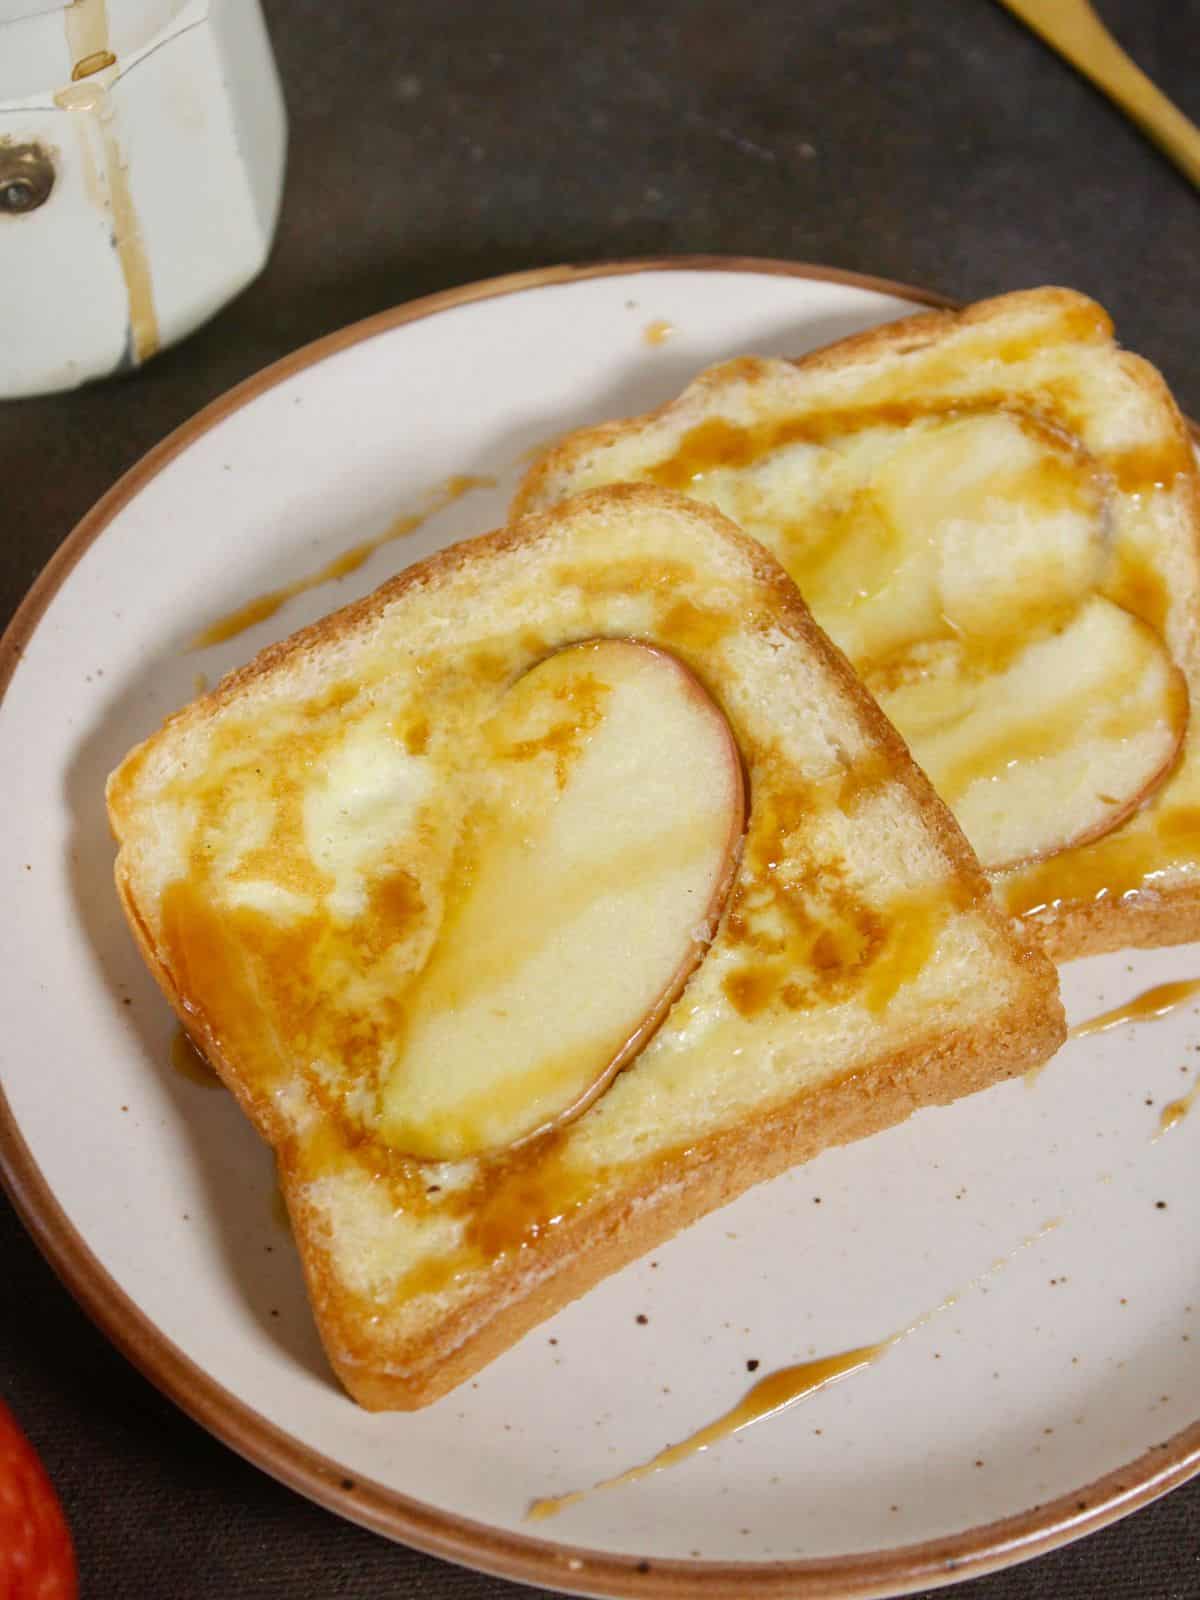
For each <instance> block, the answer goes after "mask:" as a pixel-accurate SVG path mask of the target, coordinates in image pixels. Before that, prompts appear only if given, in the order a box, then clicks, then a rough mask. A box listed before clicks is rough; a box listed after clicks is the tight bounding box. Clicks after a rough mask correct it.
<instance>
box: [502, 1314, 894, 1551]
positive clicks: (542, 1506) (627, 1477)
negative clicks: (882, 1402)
mask: <svg viewBox="0 0 1200 1600" xmlns="http://www.w3.org/2000/svg"><path fill="white" fill-rule="evenodd" d="M895 1337H896V1338H898V1337H899V1335H896V1336H895ZM894 1343H895V1338H892V1339H885V1340H884V1341H883V1343H882V1344H866V1345H862V1346H861V1347H860V1348H859V1349H857V1350H845V1351H843V1352H842V1353H841V1355H836V1356H823V1357H822V1358H821V1359H820V1360H818V1361H802V1362H800V1363H799V1364H798V1365H797V1366H794V1367H781V1368H780V1370H779V1371H778V1372H771V1373H768V1374H767V1376H766V1377H765V1378H760V1379H759V1381H758V1382H757V1383H756V1384H755V1385H754V1387H753V1388H752V1389H751V1390H749V1392H748V1393H747V1394H745V1395H744V1396H743V1397H742V1399H741V1400H739V1401H738V1403H737V1405H735V1406H733V1407H731V1409H730V1410H728V1411H726V1412H724V1413H723V1414H722V1415H721V1416H719V1417H718V1418H717V1419H716V1421H715V1422H710V1423H708V1425H707V1426H706V1427H703V1428H699V1429H697V1431H696V1432H695V1433H693V1434H689V1435H688V1437H687V1438H686V1439H682V1440H680V1442H679V1443H678V1444H672V1445H668V1446H667V1447H666V1449H665V1450H660V1451H659V1452H658V1454H657V1455H655V1456H651V1458H650V1459H649V1460H648V1461H643V1462H642V1463H640V1465H638V1466H636V1467H630V1468H628V1469H627V1470H626V1471H625V1472H619V1473H617V1475H616V1476H615V1477H613V1478H604V1479H603V1480H602V1481H601V1482H600V1483H597V1484H594V1485H593V1488H594V1489H618V1488H620V1487H621V1486H622V1485H624V1484H627V1483H637V1482H639V1481H640V1480H641V1479H642V1478H649V1477H652V1476H653V1474H654V1473H656V1472H661V1471H662V1470H663V1468H664V1467H674V1466H677V1465H678V1464H679V1462H681V1461H686V1460H687V1459H688V1457H689V1456H694V1455H698V1454H699V1453H700V1451H701V1450H707V1449H708V1448H709V1447H710V1446H711V1445H714V1444H719V1443H720V1441H721V1440H722V1439H727V1438H728V1437H729V1435H730V1434H731V1433H737V1432H739V1431H740V1430H741V1429H742V1428H748V1427H749V1426H750V1424H751V1423H752V1422H759V1421H761V1420H762V1418H764V1417H774V1416H778V1415H779V1413H780V1412H781V1411H786V1410H787V1408H788V1407H789V1406H793V1405H795V1404H796V1402H797V1401H799V1400H807V1399H808V1397H809V1396H810V1395H814V1394H817V1393H818V1392H819V1391H820V1390H822V1389H827V1388H828V1387H829V1385H830V1384H832V1383H837V1382H838V1381H839V1380H840V1379H842V1378H849V1377H852V1376H853V1374H854V1373H856V1372H862V1371H863V1369H864V1368H865V1367H869V1366H871V1365H872V1364H873V1363H874V1362H876V1361H878V1360H879V1358H880V1356H881V1355H883V1354H884V1353H885V1351H887V1350H888V1349H890V1347H891V1346H892V1344H894ZM591 1492H592V1490H590V1489H575V1490H572V1491H571V1493H569V1494H560V1495H551V1496H548V1497H547V1498H545V1499H542V1500H535V1501H533V1503H532V1504H531V1505H530V1507H529V1510H528V1511H527V1512H526V1513H525V1516H526V1520H527V1521H531V1522H540V1521H542V1520H543V1519H544V1518H546V1517H553V1516H557V1515H558V1513H559V1512H560V1511H565V1510H566V1509H567V1507H568V1506H573V1505H577V1504H578V1503H579V1502H580V1501H581V1500H583V1499H586V1497H587V1496H588V1495H589V1494H590V1493H591Z"/></svg>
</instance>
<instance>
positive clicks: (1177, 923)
mask: <svg viewBox="0 0 1200 1600" xmlns="http://www.w3.org/2000/svg"><path fill="white" fill-rule="evenodd" d="M1021 305H1024V306H1035V307H1037V308H1038V309H1043V308H1044V309H1046V310H1047V311H1050V310H1055V309H1057V310H1059V311H1078V312H1080V313H1083V314H1085V315H1089V316H1091V315H1094V318H1095V329H1096V336H1097V338H1099V339H1105V340H1114V335H1115V330H1114V327H1113V323H1112V320H1111V318H1110V317H1109V315H1108V313H1107V312H1106V311H1105V310H1104V308H1103V307H1102V306H1100V305H1099V304H1098V303H1097V302H1096V301H1094V300H1092V299H1090V298H1089V297H1088V296H1086V295H1083V294H1080V293H1079V292H1078V291H1077V290H1074V289H1066V288H1058V287H1050V286H1048V287H1044V288H1038V289H1025V290H1017V291H1014V292H1013V293H1010V294H1004V295H996V296H993V297H991V298H990V299H987V300H980V301H976V302H975V303H974V304H972V305H968V306H964V307H962V308H961V309H960V310H957V311H953V310H946V311H936V310H935V311H921V312H917V313H916V314H915V315H913V316H910V317H901V318H899V319H898V320H896V321H894V322H886V323H882V324H880V326H878V327H875V328H867V329H865V330H864V331H863V332H861V333H856V334H851V335H849V336H848V337H847V338H845V339H839V340H837V341H836V342H835V343H833V344H830V345H826V346H823V347H822V348H821V349H819V350H813V351H810V352H809V353H808V354H807V355H803V356H798V357H796V358H794V359H793V360H792V362H791V365H792V366H794V367H796V368H798V369H801V370H808V371H820V370H823V369H832V368H841V367H844V366H845V365H846V364H847V363H848V362H849V363H851V364H853V363H858V362H864V363H865V362H868V361H872V360H875V359H877V358H878V357H880V356H883V355H885V354H888V353H893V352H894V353H898V354H904V353H905V352H906V351H909V350H917V349H921V348H923V347H924V346H925V345H927V344H929V343H931V342H933V341H934V340H935V339H937V338H938V337H939V336H940V335H941V334H943V333H945V332H946V331H947V330H948V329H950V328H955V327H966V326H973V325H975V324H978V323H982V322H986V321H987V320H988V319H989V318H990V317H993V316H997V315H1004V314H1007V313H1009V312H1011V311H1012V310H1013V309H1014V307H1016V308H1017V309H1019V308H1020V306H1021ZM1114 342H1115V340H1114ZM1116 355H1117V357H1118V359H1119V361H1120V363H1121V365H1122V366H1123V368H1124V369H1125V371H1126V373H1127V375H1128V376H1129V377H1131V378H1132V379H1133V381H1134V382H1135V383H1136V384H1138V386H1139V387H1140V388H1142V389H1143V390H1144V391H1145V392H1146V393H1147V394H1149V395H1150V396H1151V397H1152V398H1153V400H1154V402H1155V403H1156V404H1157V405H1158V406H1160V407H1161V408H1162V410H1163V415H1164V417H1165V419H1166V421H1167V423H1168V424H1169V426H1170V428H1171V430H1172V431H1173V433H1174V434H1175V436H1176V439H1177V440H1178V441H1179V442H1181V443H1183V444H1184V445H1186V446H1187V451H1186V456H1187V460H1188V467H1187V468H1186V469H1185V475H1184V485H1183V486H1184V490H1185V493H1186V495H1187V498H1188V500H1189V502H1190V505H1191V515H1190V519H1189V520H1190V523H1191V528H1192V548H1193V556H1194V559H1195V561H1196V564H1197V567H1198V568H1200V464H1197V462H1196V459H1195V451H1194V449H1193V445H1194V440H1193V435H1192V432H1191V430H1190V428H1189V427H1188V424H1187V421H1186V420H1185V418H1184V417H1183V414H1182V413H1181V412H1180V410H1179V407H1178V405H1177V404H1176V402H1175V397H1174V395H1173V394H1172V393H1171V390H1170V386H1169V385H1168V384H1167V381H1166V379H1165V378H1164V377H1163V375H1162V373H1161V372H1159V370H1158V368H1157V367H1155V366H1153V365H1152V364H1151V363H1150V362H1149V361H1147V360H1146V359H1145V358H1144V357H1143V356H1139V355H1137V354H1136V353H1134V352H1132V351H1127V350H1122V349H1120V348H1119V347H1118V348H1117V349H1116ZM719 370H720V369H719V368H716V369H709V373H702V374H700V375H699V376H698V378H697V379H696V380H695V381H694V383H693V384H692V385H691V386H689V390H690V392H691V393H695V392H696V390H697V388H700V389H703V387H705V380H706V379H707V378H708V377H709V375H710V373H714V374H715V373H717V372H719ZM678 403H679V396H676V398H675V399H673V400H669V401H667V402H666V404H664V405H661V406H659V407H657V408H656V409H655V410H653V411H648V412H645V413H643V414H642V415H641V416H637V417H630V418H627V419H624V420H618V421H614V422H605V423H600V424H599V425H597V426H595V427H591V428H582V429H580V430H579V431H578V432H577V433H572V434H569V435H567V437H566V438H564V439H562V440H560V441H559V443H558V444H557V445H555V446H553V447H552V448H551V449H550V450H548V451H547V453H546V454H545V455H544V456H542V457H540V458H539V459H538V460H536V461H534V462H533V463H532V465H531V466H530V468H529V471H528V472H527V473H526V475H525V477H524V478H523V479H522V481H521V482H520V484H518V486H517V491H516V494H515V495H514V497H513V501H512V507H511V509H512V511H513V513H514V514H520V513H521V512H522V511H526V510H528V509H529V508H532V507H535V506H536V505H537V504H538V503H539V502H540V501H541V499H542V498H543V496H544V494H545V491H546V486H547V484H548V483H549V482H550V481H551V480H553V479H554V478H557V477H560V476H563V475H565V474H567V473H568V472H569V471H570V470H571V468H572V466H573V464H574V462H575V461H576V460H577V459H578V458H579V457H580V456H581V455H585V454H587V453H588V452H589V451H591V450H594V449H597V448H599V447H602V446H605V445H607V444H609V443H612V442H613V441H615V440H616V439H618V438H620V437H621V436H622V435H623V434H626V433H633V432H636V431H638V430H639V429H641V428H644V427H646V426H647V425H650V424H653V423H656V422H658V421H659V420H660V419H661V418H662V417H663V416H664V415H665V414H666V413H667V412H669V411H670V410H671V409H672V408H673V407H674V406H676V405H678ZM1189 653H1190V655H1191V657H1192V659H1191V660H1190V661H1188V662H1186V663H1185V665H1187V666H1188V667H1189V668H1190V669H1191V675H1192V676H1193V677H1194V676H1195V675H1196V674H1197V673H1198V672H1200V619H1197V622H1196V624H1195V626H1194V627H1193V630H1192V636H1191V639H1190V652H1189ZM1188 733H1189V734H1190V733H1191V727H1190V724H1189V729H1188ZM1185 737H1186V735H1185ZM1133 814H1134V815H1136V812H1135V813H1133ZM1023 925H1024V926H1025V927H1026V928H1027V929H1028V930H1029V932H1030V934H1031V936H1032V937H1034V938H1036V939H1037V941H1038V942H1039V944H1040V945H1041V947H1042V948H1043V949H1044V950H1045V951H1046V953H1047V955H1048V956H1049V957H1050V958H1051V959H1052V960H1054V961H1056V962H1064V961H1072V960H1075V959H1076V958H1077V957H1080V956H1088V955H1102V954H1104V953H1106V952H1109V951H1113V950H1124V949H1129V948H1141V949H1153V948H1157V947H1161V946H1164V945H1173V944H1184V943H1188V942H1190V941H1191V940H1193V939H1200V886H1196V885H1189V884H1181V885H1179V886H1177V887H1175V888H1169V889H1166V890H1160V891H1158V892H1156V893H1155V895H1154V896H1153V898H1151V897H1149V896H1147V897H1146V898H1145V899H1144V900H1143V901H1142V902H1141V903H1134V902H1127V901H1113V900H1109V899H1104V900H1097V901H1090V902H1089V901H1077V902H1072V903H1066V904H1062V905H1059V906H1056V907H1055V908H1053V910H1048V911H1046V912H1044V913H1041V914H1038V915H1031V916H1029V917H1027V918H1025V919H1023Z"/></svg>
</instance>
